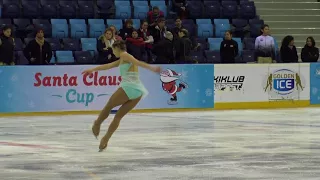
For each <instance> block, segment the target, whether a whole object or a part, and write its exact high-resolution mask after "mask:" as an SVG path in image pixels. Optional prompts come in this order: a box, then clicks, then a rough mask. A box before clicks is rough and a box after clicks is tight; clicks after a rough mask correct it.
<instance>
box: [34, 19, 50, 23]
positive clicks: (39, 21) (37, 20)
mask: <svg viewBox="0 0 320 180" xmlns="http://www.w3.org/2000/svg"><path fill="white" fill-rule="evenodd" d="M32 24H50V22H49V20H48V19H32Z"/></svg>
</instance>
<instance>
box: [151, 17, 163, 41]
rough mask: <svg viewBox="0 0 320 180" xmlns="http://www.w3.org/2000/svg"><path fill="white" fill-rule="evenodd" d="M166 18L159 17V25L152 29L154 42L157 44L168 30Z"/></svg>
mask: <svg viewBox="0 0 320 180" xmlns="http://www.w3.org/2000/svg"><path fill="white" fill-rule="evenodd" d="M165 25H166V20H165V19H164V18H159V19H158V22H157V26H155V27H154V28H153V29H152V30H151V31H152V33H151V35H152V37H153V39H154V43H155V44H156V43H157V42H159V41H160V40H162V39H163V38H164V35H165V33H166V31H167V27H166V26H165Z"/></svg>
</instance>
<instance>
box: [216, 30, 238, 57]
mask: <svg viewBox="0 0 320 180" xmlns="http://www.w3.org/2000/svg"><path fill="white" fill-rule="evenodd" d="M238 53H239V49H238V43H237V42H236V41H235V40H233V39H232V32H231V31H226V33H225V36H224V40H223V41H222V42H221V44H220V57H221V62H222V63H235V58H236V57H237V56H238Z"/></svg>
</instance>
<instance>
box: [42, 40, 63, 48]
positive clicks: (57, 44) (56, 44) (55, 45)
mask: <svg viewBox="0 0 320 180" xmlns="http://www.w3.org/2000/svg"><path fill="white" fill-rule="evenodd" d="M46 41H48V43H50V45H51V49H52V51H60V50H61V49H62V48H61V44H60V41H59V39H56V38H46Z"/></svg>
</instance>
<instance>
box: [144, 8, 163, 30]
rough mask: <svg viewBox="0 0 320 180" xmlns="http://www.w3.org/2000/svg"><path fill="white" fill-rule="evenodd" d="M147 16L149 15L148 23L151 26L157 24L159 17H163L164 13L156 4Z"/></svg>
mask: <svg viewBox="0 0 320 180" xmlns="http://www.w3.org/2000/svg"><path fill="white" fill-rule="evenodd" d="M147 17H148V23H149V24H150V26H156V24H157V20H158V19H159V18H163V17H164V13H163V12H162V11H160V9H159V8H158V7H157V6H154V7H153V8H152V11H149V12H148V15H147Z"/></svg>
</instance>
